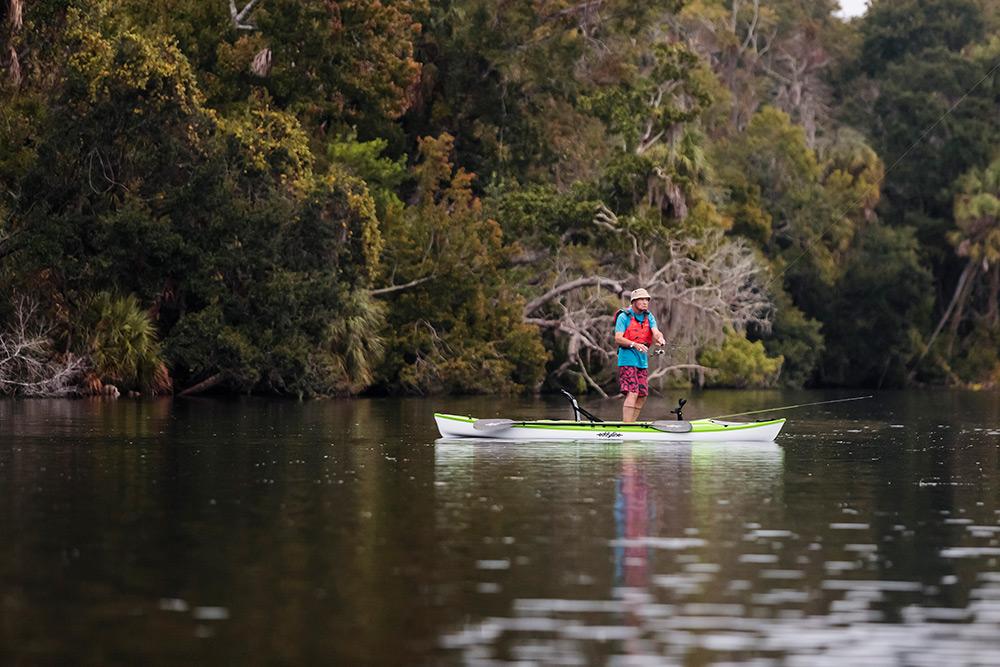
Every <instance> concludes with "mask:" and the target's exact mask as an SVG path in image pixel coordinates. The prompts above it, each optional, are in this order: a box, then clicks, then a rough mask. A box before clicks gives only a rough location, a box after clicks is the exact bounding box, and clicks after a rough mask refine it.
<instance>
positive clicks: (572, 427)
mask: <svg viewBox="0 0 1000 667" xmlns="http://www.w3.org/2000/svg"><path fill="white" fill-rule="evenodd" d="M434 420H435V421H436V422H437V427H438V431H440V432H441V437H442V438H478V439H487V440H533V441H540V440H591V441H603V442H626V441H631V440H644V441H653V442H772V441H773V440H774V439H775V438H777V437H778V433H780V432H781V427H782V426H784V425H785V420H784V419H773V420H770V421H761V422H727V421H722V420H717V419H698V420H694V421H692V422H691V431H689V432H688V433H666V432H664V431H660V430H657V429H655V428H653V427H652V426H651V425H650V424H651V422H634V423H622V422H596V423H590V422H575V421H565V420H547V419H540V420H524V421H518V422H514V423H513V424H512V425H511V426H509V427H501V428H491V429H489V430H479V429H476V428H475V427H474V426H473V424H474V423H475V421H476V419H475V418H474V417H464V416H460V415H448V414H443V413H435V415H434Z"/></svg>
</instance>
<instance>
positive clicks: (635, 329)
mask: <svg viewBox="0 0 1000 667" xmlns="http://www.w3.org/2000/svg"><path fill="white" fill-rule="evenodd" d="M622 313H625V314H626V315H628V320H629V321H628V326H627V327H625V333H623V334H622V335H623V336H625V340H630V341H633V342H635V343H641V344H643V345H649V344H650V343H652V342H653V330H652V329H651V328H650V326H649V312H648V311H647V312H646V317H644V318H642V321H641V322H640V321H639V320H638V319H636V317H635V315H634V314H633V313H632V312H631V311H629V310H623V309H619V310H618V314H617V315H615V322H617V321H618V316H619V315H621V314H622Z"/></svg>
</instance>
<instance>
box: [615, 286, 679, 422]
mask: <svg viewBox="0 0 1000 667" xmlns="http://www.w3.org/2000/svg"><path fill="white" fill-rule="evenodd" d="M631 302H632V305H631V307H630V308H629V309H628V310H619V311H618V315H617V316H616V317H615V343H616V344H617V345H618V384H619V386H620V387H621V390H622V393H623V394H625V405H624V406H623V407H622V421H626V422H634V421H636V420H638V419H639V411H640V410H642V406H643V404H644V403H645V402H646V397H647V396H648V395H649V357H648V356H647V353H648V352H649V346H650V345H651V344H652V343H655V344H657V345H665V344H666V340H665V339H664V338H663V334H662V333H660V330H659V329H657V328H656V318H655V317H653V314H652V313H651V312H649V292H647V291H646V290H644V289H642V288H639V289H637V290H632V296H631Z"/></svg>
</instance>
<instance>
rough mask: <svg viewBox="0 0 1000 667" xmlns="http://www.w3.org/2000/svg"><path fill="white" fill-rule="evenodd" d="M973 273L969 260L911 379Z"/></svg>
mask: <svg viewBox="0 0 1000 667" xmlns="http://www.w3.org/2000/svg"><path fill="white" fill-rule="evenodd" d="M975 271H976V265H975V262H974V261H973V260H971V259H970V260H969V263H968V264H966V265H965V269H963V270H962V275H961V276H959V278H958V284H957V285H955V293H954V294H952V297H951V303H949V304H948V308H947V309H945V311H944V314H943V315H942V316H941V321H940V322H938V324H937V327H935V328H934V333H932V334H931V337H930V339H928V341H927V345H926V346H925V347H924V351H923V352H921V353H920V356H919V357H918V358H917V363H916V364H914V366H913V371H911V373H910V378H911V379H912V378H913V374H914V373H916V370H917V366H919V365H920V362H921V361H923V358H924V357H926V356H927V353H928V352H930V350H931V346H933V345H934V341H935V340H936V339H937V337H938V334H940V333H941V329H943V328H944V325H945V324H947V323H948V320H949V319H950V318H951V313H952V311H953V310H955V306H956V305H957V304H958V302H959V299H960V298H963V297H962V294H963V293H964V292H965V288H966V284H967V283H970V282H971V278H972V275H973V273H975Z"/></svg>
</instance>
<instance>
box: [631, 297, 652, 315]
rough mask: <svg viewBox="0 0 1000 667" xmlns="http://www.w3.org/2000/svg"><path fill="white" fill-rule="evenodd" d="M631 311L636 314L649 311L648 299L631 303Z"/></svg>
mask: <svg viewBox="0 0 1000 667" xmlns="http://www.w3.org/2000/svg"><path fill="white" fill-rule="evenodd" d="M632 310H634V311H636V312H637V313H645V312H646V311H647V310H649V299H636V300H635V301H633V302H632Z"/></svg>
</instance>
